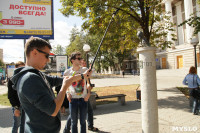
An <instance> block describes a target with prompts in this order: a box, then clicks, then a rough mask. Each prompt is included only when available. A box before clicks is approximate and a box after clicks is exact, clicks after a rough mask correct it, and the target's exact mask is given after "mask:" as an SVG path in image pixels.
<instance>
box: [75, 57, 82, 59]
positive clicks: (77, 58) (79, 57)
mask: <svg viewBox="0 0 200 133" xmlns="http://www.w3.org/2000/svg"><path fill="white" fill-rule="evenodd" d="M76 59H78V60H82V59H83V58H80V57H79V58H75V59H74V60H76Z"/></svg>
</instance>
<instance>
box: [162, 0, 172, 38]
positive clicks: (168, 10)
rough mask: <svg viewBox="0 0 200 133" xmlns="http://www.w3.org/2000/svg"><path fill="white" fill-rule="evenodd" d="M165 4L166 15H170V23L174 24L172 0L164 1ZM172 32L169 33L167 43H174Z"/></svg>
mask: <svg viewBox="0 0 200 133" xmlns="http://www.w3.org/2000/svg"><path fill="white" fill-rule="evenodd" d="M164 3H165V11H166V13H167V14H166V15H168V16H169V17H170V20H169V21H170V22H173V19H172V17H173V16H172V0H165V1H164ZM171 34H172V31H169V32H168V34H167V41H172V36H171Z"/></svg>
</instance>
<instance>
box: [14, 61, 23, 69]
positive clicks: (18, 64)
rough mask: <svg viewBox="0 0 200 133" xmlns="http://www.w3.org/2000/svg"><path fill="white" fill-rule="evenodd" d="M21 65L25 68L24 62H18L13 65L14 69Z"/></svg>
mask: <svg viewBox="0 0 200 133" xmlns="http://www.w3.org/2000/svg"><path fill="white" fill-rule="evenodd" d="M21 65H23V66H25V64H24V62H22V61H18V62H17V63H15V67H16V68H18V67H19V66H21Z"/></svg>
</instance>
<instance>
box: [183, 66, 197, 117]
mask: <svg viewBox="0 0 200 133" xmlns="http://www.w3.org/2000/svg"><path fill="white" fill-rule="evenodd" d="M183 84H184V85H188V88H189V95H190V98H189V101H190V107H193V108H192V112H193V113H194V115H198V110H200V108H199V100H198V99H195V98H194V97H193V96H192V91H193V90H194V89H196V88H198V89H199V85H200V79H199V76H198V75H197V70H196V68H195V67H194V66H192V67H190V70H189V74H187V75H186V76H185V78H184V80H183ZM197 108H198V109H197Z"/></svg>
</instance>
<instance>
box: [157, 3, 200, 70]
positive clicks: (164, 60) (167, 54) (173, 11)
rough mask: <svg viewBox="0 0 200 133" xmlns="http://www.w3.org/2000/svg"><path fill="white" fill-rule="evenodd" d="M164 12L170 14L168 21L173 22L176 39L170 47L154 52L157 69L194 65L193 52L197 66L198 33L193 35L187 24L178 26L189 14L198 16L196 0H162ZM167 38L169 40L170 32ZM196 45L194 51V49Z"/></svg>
mask: <svg viewBox="0 0 200 133" xmlns="http://www.w3.org/2000/svg"><path fill="white" fill-rule="evenodd" d="M163 7H164V10H165V13H168V15H169V16H170V18H171V19H170V21H171V22H173V23H175V24H176V25H175V27H174V28H175V29H174V30H175V34H176V36H177V41H176V42H173V45H172V47H171V48H168V49H166V50H158V51H157V54H156V56H157V57H156V65H157V68H158V69H181V68H189V67H190V66H195V53H196V57H197V60H196V62H197V64H198V66H199V61H200V60H199V58H200V56H199V51H200V44H199V40H200V34H198V35H197V36H193V31H194V29H193V28H192V27H191V26H189V25H187V24H186V25H183V26H181V27H179V26H178V25H179V24H181V23H182V22H183V21H185V20H187V19H189V18H190V17H191V16H190V15H191V14H193V13H194V14H195V15H197V16H200V13H199V11H200V7H199V5H198V4H197V2H196V0H164V1H163ZM167 40H168V41H171V40H172V36H171V32H169V33H168V36H167ZM195 47H196V51H195Z"/></svg>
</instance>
